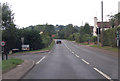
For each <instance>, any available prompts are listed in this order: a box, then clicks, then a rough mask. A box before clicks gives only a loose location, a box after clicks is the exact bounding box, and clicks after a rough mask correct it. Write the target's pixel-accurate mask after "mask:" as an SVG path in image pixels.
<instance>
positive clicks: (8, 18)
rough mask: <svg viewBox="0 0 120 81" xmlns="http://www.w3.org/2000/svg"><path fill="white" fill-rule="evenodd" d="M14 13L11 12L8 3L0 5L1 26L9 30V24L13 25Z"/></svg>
mask: <svg viewBox="0 0 120 81" xmlns="http://www.w3.org/2000/svg"><path fill="white" fill-rule="evenodd" d="M13 20H14V13H13V12H12V10H11V8H10V5H9V4H8V3H3V4H2V25H3V26H4V28H5V29H6V28H9V27H10V25H11V24H14V22H13Z"/></svg>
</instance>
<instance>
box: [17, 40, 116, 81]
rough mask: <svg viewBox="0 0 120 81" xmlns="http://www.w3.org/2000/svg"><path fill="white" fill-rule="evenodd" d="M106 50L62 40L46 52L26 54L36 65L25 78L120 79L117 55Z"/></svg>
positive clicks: (26, 57)
mask: <svg viewBox="0 0 120 81" xmlns="http://www.w3.org/2000/svg"><path fill="white" fill-rule="evenodd" d="M106 53H107V52H103V51H98V50H94V49H90V48H87V47H84V46H80V45H77V44H75V43H73V42H70V41H67V40H62V44H55V47H54V49H53V50H52V51H51V52H49V53H45V54H32V55H23V56H19V57H17V58H22V59H32V60H34V61H35V62H36V65H35V67H34V68H33V69H32V70H31V71H30V72H29V73H28V74H27V75H26V76H25V77H24V79H108V80H110V81H113V79H118V58H117V57H115V56H112V55H109V54H106Z"/></svg>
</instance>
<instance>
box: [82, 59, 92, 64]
mask: <svg viewBox="0 0 120 81" xmlns="http://www.w3.org/2000/svg"><path fill="white" fill-rule="evenodd" d="M81 60H82V61H83V62H85V63H86V64H90V63H89V62H87V61H86V60H84V59H81Z"/></svg>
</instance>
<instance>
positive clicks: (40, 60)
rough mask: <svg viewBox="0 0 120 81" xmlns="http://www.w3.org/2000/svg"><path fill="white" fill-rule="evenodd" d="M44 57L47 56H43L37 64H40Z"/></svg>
mask: <svg viewBox="0 0 120 81" xmlns="http://www.w3.org/2000/svg"><path fill="white" fill-rule="evenodd" d="M44 58H45V56H44V57H42V58H41V59H40V60H39V61H38V62H37V63H36V64H39V63H40V62H41V61H42V60H43V59H44Z"/></svg>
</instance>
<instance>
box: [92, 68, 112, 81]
mask: <svg viewBox="0 0 120 81" xmlns="http://www.w3.org/2000/svg"><path fill="white" fill-rule="evenodd" d="M94 70H96V71H97V72H98V73H100V74H101V75H103V76H104V77H105V78H107V79H108V80H110V81H113V80H112V79H111V78H110V77H109V76H108V75H106V74H105V73H103V72H102V71H100V70H98V69H97V68H94Z"/></svg>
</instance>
